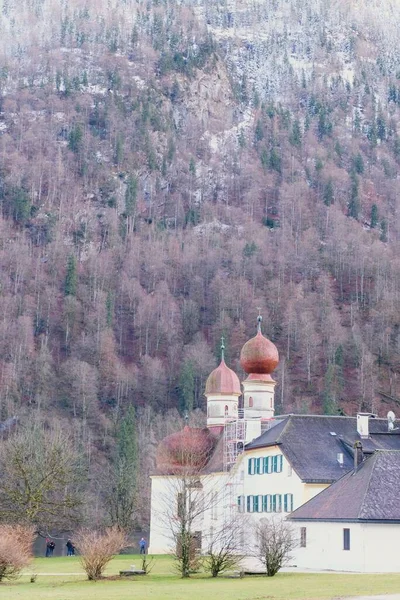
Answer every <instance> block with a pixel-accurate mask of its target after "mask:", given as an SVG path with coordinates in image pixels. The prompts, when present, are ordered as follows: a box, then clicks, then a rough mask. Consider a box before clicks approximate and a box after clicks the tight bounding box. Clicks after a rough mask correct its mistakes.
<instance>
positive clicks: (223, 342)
mask: <svg viewBox="0 0 400 600" xmlns="http://www.w3.org/2000/svg"><path fill="white" fill-rule="evenodd" d="M221 360H225V338H224V336H223V335H222V336H221Z"/></svg>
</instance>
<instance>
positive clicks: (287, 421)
mask: <svg viewBox="0 0 400 600" xmlns="http://www.w3.org/2000/svg"><path fill="white" fill-rule="evenodd" d="M290 416H291V415H289V416H288V417H286V423H285V425H284V426H283V428H282V431H281V432H280V434H279V435H278V437H277V438H276V441H277V442H280V441H281V435H282V434H283V433H284V432H285V431H286V427H287V426H288V424H289V421H290Z"/></svg>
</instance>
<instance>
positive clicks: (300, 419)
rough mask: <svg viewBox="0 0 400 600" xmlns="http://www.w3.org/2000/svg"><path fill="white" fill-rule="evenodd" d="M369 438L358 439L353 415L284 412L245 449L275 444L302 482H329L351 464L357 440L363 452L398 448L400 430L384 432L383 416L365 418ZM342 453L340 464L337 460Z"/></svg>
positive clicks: (346, 470) (368, 452)
mask: <svg viewBox="0 0 400 600" xmlns="http://www.w3.org/2000/svg"><path fill="white" fill-rule="evenodd" d="M369 430H370V437H369V438H368V439H361V438H360V436H359V435H358V433H357V419H356V418H355V417H335V416H323V415H288V416H285V417H277V420H276V422H275V425H273V426H272V427H271V428H270V429H268V430H267V431H266V432H264V433H263V434H262V435H260V436H259V437H258V438H256V439H255V440H253V441H252V442H251V443H250V444H247V445H246V450H254V449H257V448H265V447H268V446H275V445H279V446H280V448H281V450H282V452H283V454H284V455H285V457H286V458H287V460H288V461H289V463H290V464H291V465H292V467H293V469H294V470H295V471H296V473H297V474H298V476H299V477H300V479H301V480H302V481H304V482H315V483H332V482H333V481H336V480H337V479H339V478H340V477H342V475H343V474H344V473H347V472H348V471H350V470H351V469H352V468H353V466H354V459H353V445H354V442H355V441H357V440H359V441H361V443H362V446H363V451H364V453H365V454H372V453H373V452H375V450H378V449H386V450H390V449H400V429H399V430H397V429H395V430H394V431H392V432H390V433H389V432H388V425H387V420H386V419H377V418H370V419H369ZM338 453H342V454H343V465H342V466H341V465H340V464H339V462H338V460H337V455H338Z"/></svg>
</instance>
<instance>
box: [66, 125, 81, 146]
mask: <svg viewBox="0 0 400 600" xmlns="http://www.w3.org/2000/svg"><path fill="white" fill-rule="evenodd" d="M82 138H83V133H82V129H81V126H80V125H79V124H78V123H77V124H75V125H74V126H73V127H72V129H71V131H70V132H69V136H68V148H69V149H70V150H72V152H74V153H75V154H77V153H78V152H79V150H80V148H81V144H82Z"/></svg>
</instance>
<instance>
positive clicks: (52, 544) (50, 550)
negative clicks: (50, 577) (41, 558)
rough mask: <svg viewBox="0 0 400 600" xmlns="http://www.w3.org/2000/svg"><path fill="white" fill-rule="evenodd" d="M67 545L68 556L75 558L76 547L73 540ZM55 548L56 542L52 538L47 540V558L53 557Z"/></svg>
mask: <svg viewBox="0 0 400 600" xmlns="http://www.w3.org/2000/svg"><path fill="white" fill-rule="evenodd" d="M65 545H66V547H67V556H74V555H75V546H74V544H73V543H72V542H71V540H68V541H67V543H66V544H65ZM55 547H56V544H55V541H54V540H51V539H50V538H46V557H49V556H53V554H54V548H55Z"/></svg>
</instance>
